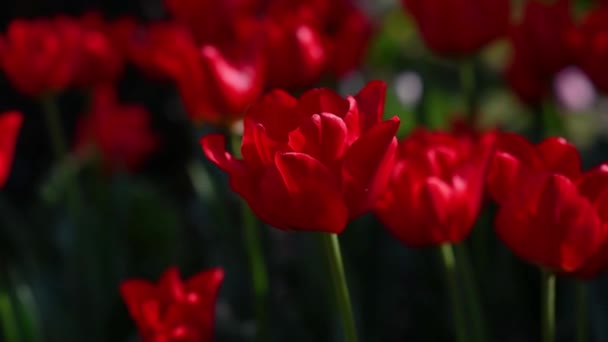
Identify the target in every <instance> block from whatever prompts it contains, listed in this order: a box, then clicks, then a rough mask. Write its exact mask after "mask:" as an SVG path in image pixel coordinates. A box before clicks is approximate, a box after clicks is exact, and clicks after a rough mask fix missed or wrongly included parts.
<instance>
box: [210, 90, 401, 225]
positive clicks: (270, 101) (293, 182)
mask: <svg viewBox="0 0 608 342" xmlns="http://www.w3.org/2000/svg"><path fill="white" fill-rule="evenodd" d="M385 94H386V84H385V83H383V82H379V81H374V82H370V83H369V84H368V85H367V86H366V87H365V88H364V89H363V90H361V91H360V92H359V93H358V94H357V95H355V96H348V97H347V98H346V99H344V98H342V97H340V96H339V95H338V94H336V93H334V92H333V91H331V90H329V89H313V90H310V91H308V92H306V93H304V94H303V95H302V96H301V97H300V98H299V99H296V98H293V97H292V96H290V95H289V94H287V93H286V92H284V91H280V90H276V91H273V92H270V93H269V94H267V95H266V96H264V97H263V98H262V99H261V100H260V101H259V102H258V103H257V104H255V105H254V106H252V107H251V108H250V109H249V110H248V111H247V112H246V114H245V122H244V125H245V127H244V133H243V142H242V146H241V152H242V155H243V159H236V158H235V157H234V156H233V155H231V154H230V153H228V152H226V149H225V146H224V144H225V141H224V137H223V136H222V135H217V134H216V135H208V136H205V137H203V138H202V139H201V145H202V148H203V151H204V152H205V155H206V156H207V158H209V159H210V160H211V161H213V162H214V163H215V164H216V165H218V166H219V167H220V168H221V169H222V170H224V171H225V172H227V173H228V175H229V176H230V185H231V187H232V189H233V190H234V191H235V192H236V193H238V194H239V195H240V196H241V197H243V198H244V199H245V201H247V203H248V204H249V206H250V207H251V209H252V210H253V212H254V213H255V214H256V215H257V216H258V217H259V218H260V219H261V220H262V221H264V222H266V223H268V224H269V225H271V226H274V227H276V228H279V229H288V230H308V231H321V232H327V233H340V232H342V231H343V230H344V228H345V226H346V224H347V222H348V220H349V219H352V218H354V217H357V216H359V215H361V214H362V213H364V212H365V211H367V210H369V209H370V208H371V206H372V205H373V203H374V202H375V201H376V199H377V198H378V196H379V195H380V194H381V193H382V192H383V191H384V189H385V187H386V185H387V183H388V178H389V174H390V170H391V169H392V164H393V161H394V157H395V151H396V146H397V141H396V138H395V133H396V132H397V129H398V127H399V119H398V118H397V117H395V118H392V119H390V120H387V121H381V117H382V113H383V109H384V96H385Z"/></svg>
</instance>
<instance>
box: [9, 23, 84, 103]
mask: <svg viewBox="0 0 608 342" xmlns="http://www.w3.org/2000/svg"><path fill="white" fill-rule="evenodd" d="M80 33H81V28H80V26H79V25H78V23H77V22H76V21H74V20H72V19H70V18H67V17H63V16H61V17H56V18H53V19H40V20H21V19H16V20H13V21H12V22H11V23H10V24H9V26H8V29H7V32H6V35H5V36H4V37H1V38H0V65H1V66H2V69H4V72H5V73H6V75H7V77H8V78H9V80H10V81H11V82H12V83H13V85H14V86H15V87H16V88H17V89H18V90H19V91H21V92H22V93H24V94H26V95H29V96H33V97H38V96H42V95H44V94H45V93H48V92H55V91H61V90H64V89H65V88H66V87H68V86H69V85H70V84H71V82H72V81H73V78H74V73H75V67H76V65H77V64H78V54H79V51H80V38H81V34H80Z"/></svg>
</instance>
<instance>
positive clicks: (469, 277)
mask: <svg viewBox="0 0 608 342" xmlns="http://www.w3.org/2000/svg"><path fill="white" fill-rule="evenodd" d="M454 251H455V252H456V258H457V260H458V264H459V266H460V272H461V275H462V279H463V281H464V291H465V296H466V302H467V306H468V308H469V310H470V312H471V319H472V323H473V325H472V328H473V331H472V337H473V339H472V340H473V341H477V342H485V341H487V338H486V337H487V332H486V329H485V327H486V324H485V320H484V314H483V307H482V305H481V301H480V299H479V290H478V287H477V282H476V280H475V275H474V272H473V268H472V267H471V261H470V258H469V253H468V252H467V250H466V246H465V245H464V244H459V245H455V246H454Z"/></svg>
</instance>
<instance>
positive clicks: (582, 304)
mask: <svg viewBox="0 0 608 342" xmlns="http://www.w3.org/2000/svg"><path fill="white" fill-rule="evenodd" d="M587 329H588V323H587V284H586V283H585V282H584V281H579V282H578V283H577V284H576V341H577V342H587V341H588V339H587Z"/></svg>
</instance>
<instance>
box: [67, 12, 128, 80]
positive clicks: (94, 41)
mask: <svg viewBox="0 0 608 342" xmlns="http://www.w3.org/2000/svg"><path fill="white" fill-rule="evenodd" d="M80 25H81V30H82V31H81V41H80V51H79V58H78V64H77V68H76V71H75V75H74V78H75V79H74V81H73V82H74V83H75V84H76V85H78V86H86V87H92V86H96V85H99V84H110V83H114V82H115V81H116V80H118V78H119V77H120V75H121V73H122V70H123V67H124V56H123V53H122V51H121V50H120V48H119V46H118V43H117V42H116V41H114V40H113V38H114V37H113V36H112V30H113V28H112V27H111V25H112V24H110V23H106V22H105V21H104V19H103V17H102V15H101V14H100V13H96V12H90V13H87V14H86V15H84V16H83V17H82V18H81V19H80Z"/></svg>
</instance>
